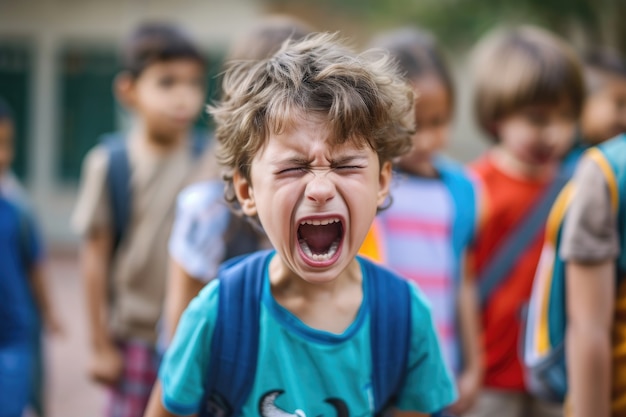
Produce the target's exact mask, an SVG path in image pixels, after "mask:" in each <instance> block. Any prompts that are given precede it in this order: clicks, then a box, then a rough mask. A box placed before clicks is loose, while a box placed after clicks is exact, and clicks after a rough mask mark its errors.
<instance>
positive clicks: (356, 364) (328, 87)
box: [146, 34, 456, 417]
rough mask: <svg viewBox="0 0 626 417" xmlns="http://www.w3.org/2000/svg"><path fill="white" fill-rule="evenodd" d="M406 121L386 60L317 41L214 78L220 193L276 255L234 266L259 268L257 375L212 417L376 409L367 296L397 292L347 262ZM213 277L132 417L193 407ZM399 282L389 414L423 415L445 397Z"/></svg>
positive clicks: (408, 109) (416, 310) (426, 333)
mask: <svg viewBox="0 0 626 417" xmlns="http://www.w3.org/2000/svg"><path fill="white" fill-rule="evenodd" d="M374 58H377V59H374ZM412 110H413V94H412V91H411V89H410V88H409V87H408V86H407V85H406V84H405V83H404V81H403V80H402V78H401V77H399V76H398V75H397V74H396V73H395V71H393V69H392V67H391V66H390V64H389V60H388V59H387V58H385V57H381V56H375V55H372V54H361V55H355V54H353V53H352V52H351V51H350V50H348V49H346V48H344V47H342V46H340V45H339V44H338V43H337V41H336V40H335V38H334V37H333V36H331V35H327V34H320V35H315V36H311V37H308V38H306V39H305V40H303V41H301V42H298V43H289V44H287V45H285V46H283V47H282V48H281V50H279V51H278V52H277V53H276V54H275V55H273V56H272V57H271V58H270V59H267V60H262V61H260V62H248V63H239V64H236V65H234V66H232V67H231V68H230V69H229V70H228V71H227V73H226V75H225V78H224V96H223V100H222V101H221V103H219V104H218V105H217V106H216V107H214V108H212V110H211V112H212V114H213V116H214V117H215V120H216V123H217V130H216V137H217V140H218V141H219V146H220V147H219V151H218V152H219V153H218V155H219V157H220V160H221V161H222V162H223V163H224V165H225V166H226V168H227V169H228V174H227V175H226V180H227V191H228V190H231V191H233V192H234V196H236V200H237V202H238V204H239V206H240V207H241V210H242V212H243V213H244V214H245V215H246V216H248V217H249V218H251V219H257V220H258V221H259V222H260V224H261V225H262V226H263V229H264V230H265V232H266V234H267V236H268V238H269V240H270V242H271V243H272V245H273V247H274V248H276V250H275V251H274V252H270V253H266V254H261V255H252V256H251V257H250V258H247V259H244V260H242V261H240V264H237V265H243V267H244V268H246V267H248V265H250V260H252V261H255V260H257V259H259V256H262V258H261V259H262V260H263V264H262V265H263V266H262V267H260V268H259V269H258V271H256V272H254V274H255V275H254V276H253V277H249V278H254V279H256V280H261V281H260V282H261V283H262V292H261V294H262V295H260V296H259V299H260V308H259V312H258V314H259V316H258V321H259V323H258V324H259V342H258V361H257V364H258V365H257V366H256V369H255V376H254V378H251V379H252V381H250V383H251V387H250V390H249V394H248V395H247V396H246V398H245V400H244V401H243V404H242V405H241V408H240V409H235V410H232V408H231V407H229V406H232V404H225V405H224V406H223V407H221V410H222V411H224V410H225V411H224V412H223V414H222V415H242V416H258V415H259V414H260V415H261V416H264V417H270V416H283V415H298V416H319V415H335V414H339V415H342V416H347V415H350V416H352V415H359V416H372V415H374V414H375V412H376V411H379V410H375V408H374V404H373V402H374V401H372V397H374V400H375V392H374V393H373V392H372V391H373V389H372V382H373V377H372V374H373V371H372V357H373V355H374V352H373V349H372V346H373V345H372V340H370V336H371V334H372V333H370V332H371V331H373V329H370V325H371V323H372V322H376V321H377V319H379V317H374V316H373V315H372V314H370V313H371V311H378V310H372V306H373V303H374V302H375V301H376V300H377V299H378V297H380V295H379V294H378V293H376V294H374V293H371V291H368V287H369V285H370V284H371V282H374V281H377V282H379V283H380V282H384V283H385V284H383V285H387V286H388V288H391V285H392V284H393V283H396V282H401V281H400V280H399V278H397V277H396V276H393V275H391V276H389V275H390V274H391V273H390V272H388V271H386V270H384V269H383V268H382V267H380V266H375V265H374V264H371V263H369V262H367V261H365V260H363V259H360V258H357V257H356V254H357V251H358V250H359V248H360V246H361V244H362V243H363V240H364V238H365V236H366V234H367V232H368V229H369V227H370V225H371V223H372V220H373V218H374V216H375V214H376V212H377V210H378V209H379V207H381V206H382V205H383V203H384V202H385V200H386V198H387V196H388V192H389V184H390V180H391V160H392V159H393V158H395V157H397V156H399V155H401V154H403V153H404V152H406V151H407V150H408V149H409V148H410V146H411V139H410V136H411V133H412V131H413V122H414V121H413V113H412ZM229 195H233V194H231V193H227V194H226V197H228V196H229ZM229 200H230V201H231V202H234V198H231V199H229ZM237 265H236V266H237ZM364 271H367V272H364ZM368 272H369V273H368ZM224 273H225V272H224V270H222V272H221V274H224ZM383 276H385V277H387V278H389V280H387V281H382V280H381V279H380V277H383ZM221 278H222V276H220V275H218V279H217V280H215V281H213V282H212V283H210V284H209V285H208V286H207V287H206V288H205V289H204V290H202V291H201V292H200V294H199V295H198V297H196V298H195V299H194V300H193V301H192V302H191V304H190V305H189V307H188V309H187V310H186V311H185V313H184V314H183V316H182V318H181V321H180V323H179V325H178V328H177V331H176V335H175V336H174V340H173V342H172V344H171V346H170V348H169V349H168V351H167V352H166V354H165V357H164V361H163V364H162V367H161V369H160V371H159V382H158V384H157V385H156V387H155V390H154V391H153V395H152V397H151V400H150V404H149V406H148V410H147V413H146V416H148V417H160V416H172V415H196V414H197V413H199V412H201V411H204V410H205V407H201V406H204V405H205V403H203V396H204V388H205V386H206V385H207V383H208V380H207V377H208V376H209V375H211V371H212V370H213V368H211V370H209V369H208V364H209V362H210V361H211V358H212V354H213V353H214V352H213V349H212V347H213V346H212V343H213V341H214V340H215V337H216V334H214V329H215V327H216V326H217V325H222V324H223V323H218V322H217V314H218V307H219V305H220V304H219V303H220V297H221V295H222V292H221V291H220V287H221V286H225V287H226V286H228V285H229V284H227V283H226V282H228V281H224V282H222V281H221ZM392 281H393V282H392ZM401 283H402V285H405V286H406V288H407V300H408V301H407V304H408V305H409V307H410V308H409V309H408V310H407V315H410V316H411V317H410V319H411V320H410V326H409V327H407V328H406V332H407V339H408V342H407V345H408V354H407V361H406V366H405V368H404V371H403V372H402V374H403V375H402V379H401V381H402V382H401V383H399V384H398V385H397V386H396V388H395V390H394V392H393V395H392V398H393V401H391V402H390V403H389V405H390V406H392V407H393V409H394V415H396V416H426V415H430V414H431V413H433V412H436V411H438V410H441V409H443V408H444V407H446V406H447V405H449V404H450V403H452V402H453V401H454V400H455V398H456V393H455V389H454V385H453V381H452V379H451V376H450V373H449V371H448V370H447V368H446V367H445V365H444V363H443V359H442V355H441V351H440V348H439V343H438V340H437V337H436V335H435V331H434V328H433V323H432V319H431V315H430V309H429V307H428V305H427V303H426V302H425V301H424V299H423V297H422V296H421V294H420V292H419V290H418V289H417V288H416V287H413V286H409V284H407V283H404V282H401ZM394 294H395V293H394ZM395 295H397V296H401V294H395ZM236 329H237V328H232V327H231V328H230V329H228V328H225V329H224V331H226V332H228V331H231V332H232V330H236ZM217 335H218V336H221V337H223V336H224V335H223V334H219V333H218V334H217ZM374 342H375V341H374ZM244 348H246V347H245V346H244ZM220 358H221V356H220ZM213 359H214V360H215V358H213ZM238 359H239V358H235V361H237V360H238ZM387 359H388V360H389V362H393V361H394V359H395V358H391V357H388V358H387ZM218 362H219V361H218ZM222 365H224V366H225V365H226V364H225V363H221V362H219V366H222ZM221 382H223V381H216V385H217V386H219V385H220V383H221ZM229 408H231V411H230V412H229V411H228V410H229Z"/></svg>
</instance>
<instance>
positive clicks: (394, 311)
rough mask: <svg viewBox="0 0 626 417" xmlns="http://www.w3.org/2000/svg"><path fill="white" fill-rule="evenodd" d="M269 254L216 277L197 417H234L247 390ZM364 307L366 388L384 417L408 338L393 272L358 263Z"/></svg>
mask: <svg viewBox="0 0 626 417" xmlns="http://www.w3.org/2000/svg"><path fill="white" fill-rule="evenodd" d="M273 253H274V251H260V252H256V253H254V254H251V255H247V256H241V257H238V258H234V259H231V260H230V261H228V262H226V263H224V264H223V266H222V267H221V269H220V273H219V274H218V279H219V280H220V285H219V305H218V313H217V320H216V323H215V328H214V330H213V337H212V344H211V357H210V361H209V365H208V369H207V382H206V385H205V387H204V397H203V400H202V402H201V406H200V410H199V413H198V416H199V417H209V416H210V417H229V416H232V417H235V416H238V415H240V413H241V408H242V406H243V404H244V402H245V401H246V400H247V398H248V396H249V395H250V392H251V390H252V384H253V382H254V376H255V374H256V367H257V356H258V348H259V346H258V345H259V333H260V329H259V319H260V318H259V317H260V308H261V298H262V288H263V280H264V276H265V273H264V271H265V270H266V268H267V263H268V262H269V261H270V259H271V257H272V255H273ZM360 262H361V265H362V268H363V270H364V275H365V276H367V279H366V285H368V288H367V291H368V293H369V294H376V296H375V297H369V303H370V306H369V307H370V326H371V327H370V329H371V349H372V370H373V372H372V386H373V393H374V407H375V410H376V415H381V416H382V415H384V413H385V410H386V409H387V408H388V407H389V406H391V405H392V404H393V401H394V399H395V396H396V395H397V394H398V393H399V391H400V389H401V388H402V386H403V382H404V378H405V373H406V369H407V363H408V355H409V347H410V339H411V337H410V336H411V328H412V327H411V293H410V288H409V285H408V283H407V282H406V281H404V280H403V279H401V278H399V277H398V276H396V275H395V274H394V273H392V272H390V271H388V270H386V269H383V268H381V267H379V266H375V265H374V264H373V263H372V262H370V261H367V260H365V259H360Z"/></svg>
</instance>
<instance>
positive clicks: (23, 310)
mask: <svg viewBox="0 0 626 417" xmlns="http://www.w3.org/2000/svg"><path fill="white" fill-rule="evenodd" d="M13 136H14V123H13V115H12V113H11V110H10V109H9V106H8V104H7V103H5V102H4V101H3V100H1V99H0V265H2V266H1V267H0V317H2V320H0V404H2V406H1V407H0V416H2V417H14V416H21V415H22V413H23V412H24V410H25V409H26V406H27V405H28V404H30V405H31V406H32V407H33V410H34V411H35V412H36V413H37V415H42V414H43V412H44V409H45V407H44V398H43V392H42V391H39V389H43V385H42V384H43V363H42V359H43V358H42V351H41V329H42V325H43V326H44V327H46V328H48V329H49V330H51V331H53V332H59V331H60V325H59V322H58V320H57V317H56V315H55V314H54V311H53V309H52V307H51V302H50V295H49V293H48V289H47V285H46V277H45V272H44V253H43V241H42V238H41V234H40V232H39V228H38V226H37V222H36V221H35V218H34V215H33V212H32V209H31V208H30V205H29V203H28V201H27V199H26V195H25V193H24V192H23V190H22V189H21V187H20V186H19V184H18V182H17V181H16V180H15V178H14V177H13V176H12V174H11V173H10V167H11V163H12V161H13V155H14V147H13Z"/></svg>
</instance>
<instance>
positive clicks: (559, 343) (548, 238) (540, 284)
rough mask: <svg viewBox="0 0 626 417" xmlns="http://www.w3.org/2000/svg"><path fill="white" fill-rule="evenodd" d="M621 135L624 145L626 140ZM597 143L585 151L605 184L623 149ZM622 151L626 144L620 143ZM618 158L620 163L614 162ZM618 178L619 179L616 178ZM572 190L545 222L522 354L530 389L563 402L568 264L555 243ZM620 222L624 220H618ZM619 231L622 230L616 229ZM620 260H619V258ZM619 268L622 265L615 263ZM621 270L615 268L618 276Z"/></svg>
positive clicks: (616, 202)
mask: <svg viewBox="0 0 626 417" xmlns="http://www.w3.org/2000/svg"><path fill="white" fill-rule="evenodd" d="M623 139H626V136H622V141H621V142H622V146H623V145H624V144H626V141H625V140H623ZM611 142H614V143H613V144H610V142H607V144H606V145H608V146H606V147H605V146H602V145H601V146H600V147H599V148H596V149H593V148H592V149H590V150H589V151H587V153H586V156H587V157H589V158H592V159H594V160H595V161H596V162H597V163H598V165H600V167H601V168H602V171H603V173H604V175H605V176H606V178H607V179H609V183H611V182H612V183H614V184H616V183H617V180H619V178H620V175H619V172H618V171H616V170H615V167H616V165H615V164H612V163H611V161H610V160H611V159H612V158H613V156H611V155H616V154H617V155H619V154H622V155H623V156H626V154H625V153H624V152H623V150H621V152H611V150H616V149H614V148H615V146H616V145H617V146H619V145H620V144H619V142H616V141H611ZM624 150H626V148H624ZM618 163H619V162H618ZM616 178H617V180H616ZM574 192H575V183H574V182H570V183H568V184H567V185H566V186H565V188H564V189H563V191H562V192H561V194H560V195H559V197H558V198H557V200H556V202H555V204H554V206H553V208H552V211H551V212H550V217H549V218H548V224H547V226H546V234H545V241H544V246H543V250H542V253H541V258H540V261H539V264H538V267H537V271H536V274H535V279H534V282H533V289H532V293H531V297H530V304H529V310H528V317H527V322H526V328H525V329H524V335H523V346H522V350H523V358H524V367H525V376H526V385H527V388H528V390H529V392H530V393H532V394H533V395H535V396H537V397H538V398H541V399H544V400H546V401H551V402H563V401H564V400H565V396H566V394H567V369H566V356H565V334H566V329H567V311H566V299H565V295H566V276H565V267H566V263H565V262H564V261H563V260H562V259H561V258H560V256H559V244H560V240H561V233H562V227H563V220H564V219H565V215H566V213H567V210H568V207H569V205H570V203H571V201H572V198H573V196H574ZM609 192H610V193H611V200H612V201H613V209H614V210H615V213H616V214H618V213H619V214H620V217H622V215H621V213H620V212H621V211H622V210H623V209H624V207H623V204H621V201H620V196H619V192H618V189H617V186H615V187H609ZM618 224H623V220H620V221H619V222H618ZM619 232H620V234H622V233H623V230H621V229H620V231H619ZM618 264H619V262H618ZM618 270H621V271H623V270H624V268H623V265H622V266H621V267H620V266H619V265H618ZM622 276H623V274H621V273H618V277H617V279H616V281H618V280H619V279H620V278H621V277H622Z"/></svg>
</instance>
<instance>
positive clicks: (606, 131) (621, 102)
mask: <svg viewBox="0 0 626 417" xmlns="http://www.w3.org/2000/svg"><path fill="white" fill-rule="evenodd" d="M584 64H585V81H586V85H587V97H586V99H585V105H584V107H583V111H582V114H581V119H580V121H581V131H582V132H581V134H582V137H583V140H584V141H585V142H586V143H588V144H591V145H597V144H599V143H602V142H604V141H606V140H608V139H611V138H613V137H615V136H617V135H618V134H620V133H623V132H626V63H625V62H624V59H623V58H622V57H621V56H620V55H619V54H618V53H617V52H616V51H614V50H611V49H608V48H598V49H594V50H593V51H591V52H589V53H587V54H586V55H585V56H584Z"/></svg>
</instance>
